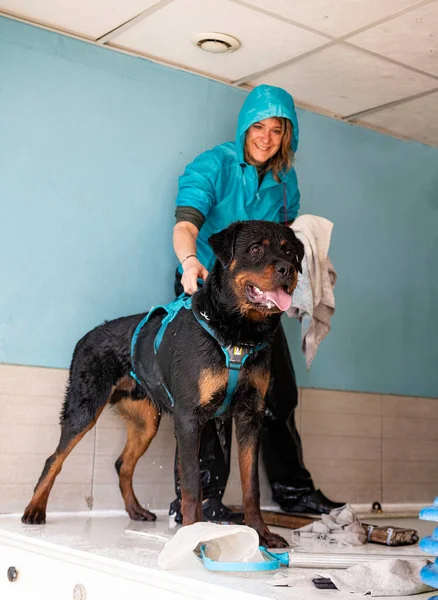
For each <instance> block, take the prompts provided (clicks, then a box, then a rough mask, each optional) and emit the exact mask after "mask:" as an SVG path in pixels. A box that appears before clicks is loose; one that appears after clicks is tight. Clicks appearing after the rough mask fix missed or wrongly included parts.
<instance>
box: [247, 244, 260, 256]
mask: <svg viewBox="0 0 438 600" xmlns="http://www.w3.org/2000/svg"><path fill="white" fill-rule="evenodd" d="M249 252H250V254H260V252H262V247H261V246H260V245H259V244H253V245H252V246H251V248H250V249H249Z"/></svg>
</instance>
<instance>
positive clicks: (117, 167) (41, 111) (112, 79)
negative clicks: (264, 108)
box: [0, 18, 438, 396]
mask: <svg viewBox="0 0 438 600" xmlns="http://www.w3.org/2000/svg"><path fill="white" fill-rule="evenodd" d="M245 95H246V93H245V92H244V91H243V90H236V89H233V88H230V87H227V86H224V85H221V84H218V83H215V82H212V81H209V80H207V79H203V78H201V77H197V76H194V75H190V74H187V73H183V72H179V71H176V70H172V69H168V68H166V67H162V66H158V65H154V64H152V63H149V62H147V61H145V60H142V59H139V58H133V57H129V56H124V55H122V54H117V53H115V52H111V51H109V50H105V49H100V48H97V47H94V46H92V45H89V44H86V43H82V42H79V41H76V40H73V39H69V38H67V37H63V36H59V35H57V34H53V33H49V32H47V31H43V30H39V29H37V28H33V27H29V26H26V25H23V24H21V23H18V22H14V21H11V20H7V19H2V18H0V203H1V204H0V207H1V236H0V269H1V295H0V361H2V362H5V363H16V364H26V365H42V366H52V367H66V366H68V363H69V360H70V357H71V352H72V349H73V346H74V344H75V342H76V340H77V339H78V338H79V337H80V336H81V335H83V334H84V333H85V332H86V331H87V330H88V329H90V328H92V327H93V326H94V325H96V324H98V323H100V322H101V321H102V320H103V319H111V318H113V317H116V316H120V315H124V314H130V313H135V312H140V311H143V310H145V309H147V307H149V306H150V305H151V304H154V303H157V302H163V301H167V300H169V299H170V298H171V286H172V279H173V269H174V267H175V258H174V256H173V251H172V247H171V233H172V226H173V211H174V207H173V202H174V197H175V193H176V187H177V177H178V175H179V174H180V173H181V172H182V170H183V168H184V165H185V164H186V163H187V162H188V161H190V160H191V159H192V158H193V157H194V156H196V155H197V154H198V153H199V152H201V151H202V150H204V149H206V148H208V147H211V146H213V145H214V144H216V143H220V142H222V141H224V140H227V139H232V138H233V137H234V127H235V122H236V117H237V113H238V111H239V108H240V106H241V104H242V102H243V100H244V98H245ZM299 117H300V125H301V142H300V149H299V152H298V160H297V171H298V176H299V180H300V187H301V192H302V212H307V213H314V214H320V215H323V216H326V217H328V218H329V219H331V220H333V221H334V222H335V228H334V232H333V238H332V247H331V257H332V260H333V262H334V264H335V266H336V268H337V270H338V274H339V281H338V285H337V287H336V301H337V310H336V314H335V318H334V320H333V329H332V332H331V333H330V335H329V336H328V338H326V340H325V341H324V342H323V344H322V346H321V348H320V350H319V352H318V355H317V357H316V359H315V361H314V363H313V365H312V368H311V370H310V372H309V373H306V372H305V368H304V361H303V358H302V357H301V355H300V352H299V328H298V324H297V323H296V322H295V321H291V320H289V319H285V321H286V323H285V324H286V328H287V332H288V335H289V338H290V340H291V347H292V350H293V354H294V362H295V365H296V369H297V375H298V382H299V384H300V385H304V386H308V387H321V388H333V389H351V390H361V391H374V392H381V393H396V394H412V395H420V396H438V368H437V364H438V353H437V344H436V342H435V339H434V332H435V333H436V332H437V326H436V324H435V320H434V319H435V314H434V313H432V304H433V301H434V300H435V302H436V298H437V291H438V277H437V269H436V266H435V261H436V257H437V250H438V248H437V235H436V232H437V230H438V211H437V209H438V167H437V164H438V150H437V149H433V148H428V147H425V146H422V145H420V144H416V143H406V142H400V141H398V140H395V139H392V138H390V137H385V136H382V135H379V134H376V133H374V132H370V131H367V130H364V129H360V128H358V127H352V126H349V125H346V124H344V123H339V122H337V121H333V120H330V119H327V118H325V117H321V116H318V115H315V114H312V113H308V112H304V111H300V114H299Z"/></svg>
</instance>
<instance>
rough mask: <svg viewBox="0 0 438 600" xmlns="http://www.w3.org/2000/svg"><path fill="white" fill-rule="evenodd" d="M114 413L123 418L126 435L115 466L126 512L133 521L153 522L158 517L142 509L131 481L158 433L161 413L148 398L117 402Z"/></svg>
mask: <svg viewBox="0 0 438 600" xmlns="http://www.w3.org/2000/svg"><path fill="white" fill-rule="evenodd" d="M116 410H117V412H118V413H119V414H120V415H121V416H122V418H123V419H124V421H125V423H126V429H127V433H128V437H127V440H126V445H125V448H124V449H123V452H122V454H121V455H120V456H119V458H118V459H117V461H116V465H115V466H116V470H117V473H118V474H119V486H120V491H121V493H122V496H123V500H124V502H125V508H126V511H127V513H128V515H129V516H130V518H131V519H132V520H133V521H155V520H156V518H157V517H156V516H155V515H154V513H151V512H149V511H148V510H146V509H145V508H143V507H142V506H141V505H140V503H139V501H138V500H137V498H136V496H135V493H134V489H133V487H132V478H133V475H134V469H135V466H136V464H137V462H138V459H139V458H140V457H141V456H143V454H144V453H145V452H146V450H147V449H148V448H149V444H150V443H151V441H152V440H153V439H154V437H155V434H156V433H157V430H158V426H159V424H160V419H161V414H160V412H159V410H158V409H157V408H156V407H155V406H154V405H153V404H152V403H151V402H149V400H148V399H147V398H144V399H142V400H129V399H127V398H126V399H123V400H120V402H118V403H117V405H116Z"/></svg>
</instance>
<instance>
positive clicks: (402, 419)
mask: <svg viewBox="0 0 438 600" xmlns="http://www.w3.org/2000/svg"><path fill="white" fill-rule="evenodd" d="M66 379H67V371H65V370H59V369H44V368H35V367H21V366H10V365H0V512H21V511H22V510H23V508H24V506H25V505H26V504H27V502H28V501H29V499H30V497H31V495H32V490H33V487H34V485H35V483H36V481H37V479H38V477H39V475H40V473H41V471H42V468H43V465H44V461H45V459H46V458H47V457H48V456H49V455H50V454H51V453H52V452H53V451H54V449H55V447H56V444H57V442H58V437H59V424H58V419H59V412H60V408H61V403H62V399H63V394H64V389H65V383H66ZM296 422H297V426H298V429H299V431H300V433H301V436H302V440H303V447H304V459H305V463H306V466H307V468H308V469H309V470H310V472H311V473H312V476H313V478H314V481H315V484H316V485H317V486H318V487H321V489H322V490H323V491H324V493H325V494H326V495H328V496H329V497H331V498H333V499H335V500H341V501H346V502H351V503H361V504H362V503H368V502H369V503H371V502H373V501H375V500H378V501H383V502H389V503H405V502H406V503H412V502H415V503H416V502H422V503H426V504H427V503H430V502H431V501H432V500H433V499H434V497H435V496H437V495H438V484H436V482H438V452H437V451H438V427H437V426H438V402H437V400H433V399H428V398H406V397H398V396H382V395H379V394H362V393H352V392H335V391H328V390H311V389H302V390H300V403H299V407H298V409H297V414H296ZM124 443H125V430H124V427H123V425H122V423H121V422H120V421H119V420H118V419H117V417H116V416H115V415H113V414H112V413H111V412H110V410H108V409H105V411H104V413H103V414H102V416H101V417H100V419H99V421H98V423H97V426H96V427H95V428H94V430H92V431H90V432H89V433H87V435H86V436H85V437H84V439H83V440H82V441H81V442H80V443H79V444H78V446H77V447H76V448H75V449H74V450H73V452H72V454H71V455H70V456H69V457H68V459H67V460H66V461H65V464H64V468H63V470H62V472H61V474H60V475H59V477H58V479H57V481H56V483H55V486H54V488H53V491H52V494H51V496H50V500H49V510H87V509H88V508H89V507H90V506H92V507H93V508H94V509H119V508H123V503H122V499H121V495H120V492H119V489H118V478H117V474H116V471H115V468H114V463H115V461H116V459H117V457H118V456H119V455H120V453H121V451H122V450H123V446H124ZM174 449H175V442H174V437H173V432H172V420H171V419H170V418H169V417H164V418H163V420H162V423H161V426H160V430H159V433H158V435H157V437H156V438H155V439H154V441H153V442H152V444H151V447H150V449H149V450H148V452H147V453H146V455H145V456H144V457H143V458H142V459H141V460H140V461H139V464H138V466H137V469H136V474H135V479H134V483H135V490H136V494H137V497H138V498H139V500H140V502H141V503H142V504H144V505H145V506H146V507H148V506H149V507H151V508H155V509H157V508H167V507H168V505H169V502H170V501H171V500H173V498H174V491H173V460H174ZM261 497H262V504H263V505H271V504H272V501H271V497H270V490H269V486H268V485H267V480H266V476H265V474H264V472H263V469H261ZM240 498H241V492H240V482H239V473H238V467H237V457H236V444H234V445H233V460H232V469H231V476H230V481H229V484H228V487H227V492H226V495H225V501H226V502H228V503H230V504H231V503H232V504H237V503H240Z"/></svg>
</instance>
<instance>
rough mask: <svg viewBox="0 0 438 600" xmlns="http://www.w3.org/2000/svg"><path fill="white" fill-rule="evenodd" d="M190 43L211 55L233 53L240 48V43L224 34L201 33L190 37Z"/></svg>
mask: <svg viewBox="0 0 438 600" xmlns="http://www.w3.org/2000/svg"><path fill="white" fill-rule="evenodd" d="M192 43H193V44H194V45H195V46H198V48H201V50H204V51H205V52H212V53H213V54H224V53H225V52H234V50H238V49H239V48H240V42H239V40H237V39H236V38H234V37H232V36H231V35H226V34H225V33H214V32H211V31H209V32H203V33H197V34H195V35H194V36H193V37H192Z"/></svg>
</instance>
